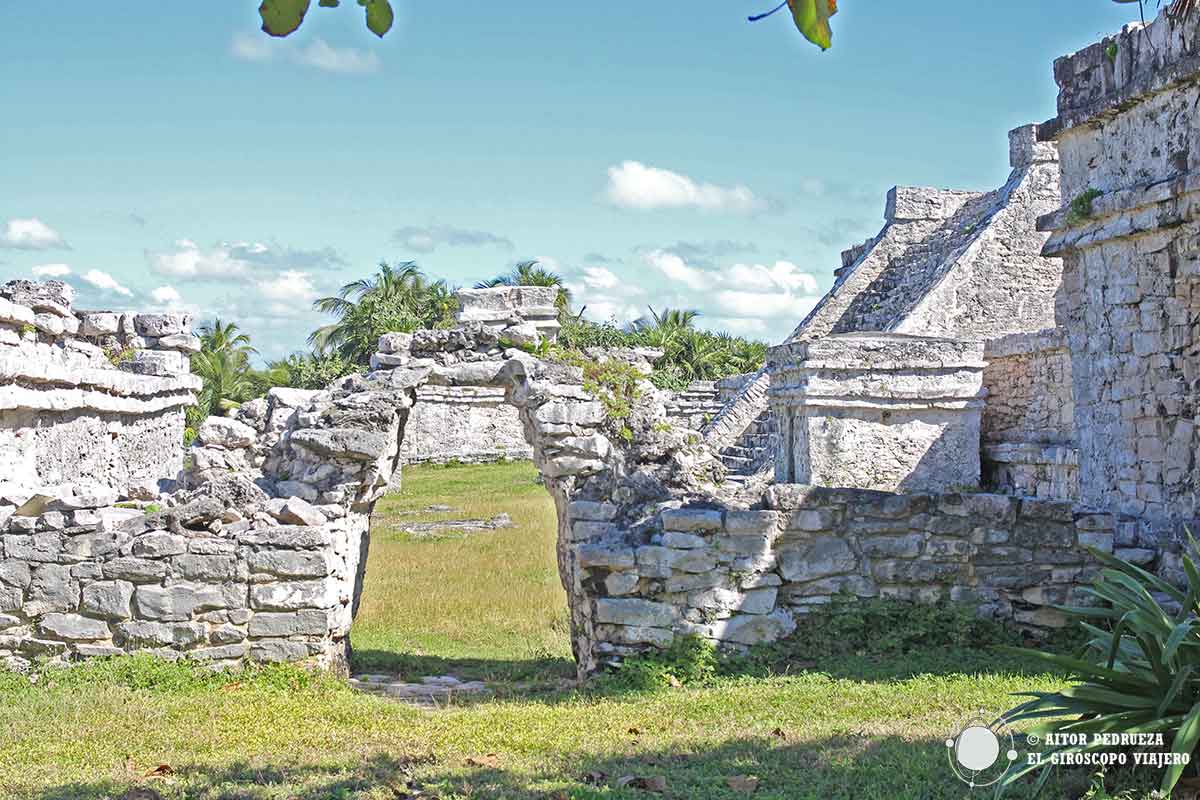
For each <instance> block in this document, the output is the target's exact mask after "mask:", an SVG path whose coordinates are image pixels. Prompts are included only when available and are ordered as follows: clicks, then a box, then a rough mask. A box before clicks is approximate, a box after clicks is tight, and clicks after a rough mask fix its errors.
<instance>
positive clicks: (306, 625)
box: [248, 609, 329, 637]
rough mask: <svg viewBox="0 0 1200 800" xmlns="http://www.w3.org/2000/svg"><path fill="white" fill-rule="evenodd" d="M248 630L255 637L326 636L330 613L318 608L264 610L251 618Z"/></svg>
mask: <svg viewBox="0 0 1200 800" xmlns="http://www.w3.org/2000/svg"><path fill="white" fill-rule="evenodd" d="M248 632H249V634H250V636H253V637H273V636H274V637H286V636H325V635H326V634H328V633H329V614H328V613H327V612H325V611H321V610H317V609H304V610H302V611H296V612H294V613H270V612H262V613H258V614H255V615H254V616H253V617H251V618H250V627H249V630H248Z"/></svg>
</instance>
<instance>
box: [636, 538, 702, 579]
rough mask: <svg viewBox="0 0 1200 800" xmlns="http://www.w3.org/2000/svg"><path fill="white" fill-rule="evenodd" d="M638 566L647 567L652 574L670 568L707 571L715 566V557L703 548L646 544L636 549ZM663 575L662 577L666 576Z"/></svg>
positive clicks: (667, 571)
mask: <svg viewBox="0 0 1200 800" xmlns="http://www.w3.org/2000/svg"><path fill="white" fill-rule="evenodd" d="M637 563H638V566H639V567H648V568H650V569H651V570H653V574H654V575H660V574H662V573H663V572H664V571H665V572H666V575H669V574H670V571H671V570H678V571H680V572H708V571H709V570H711V569H714V568H715V567H716V566H717V560H716V558H715V557H714V556H713V555H712V554H711V553H709V552H707V551H705V550H672V549H671V548H669V547H657V546H654V545H646V546H644V547H639V548H638V549H637ZM666 575H663V577H666Z"/></svg>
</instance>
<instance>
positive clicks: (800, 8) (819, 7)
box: [788, 0, 837, 50]
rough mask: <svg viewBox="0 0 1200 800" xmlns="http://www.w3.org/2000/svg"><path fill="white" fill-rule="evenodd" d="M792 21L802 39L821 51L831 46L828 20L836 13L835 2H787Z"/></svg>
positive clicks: (821, 0)
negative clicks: (802, 36) (802, 35)
mask: <svg viewBox="0 0 1200 800" xmlns="http://www.w3.org/2000/svg"><path fill="white" fill-rule="evenodd" d="M788 7H789V8H791V10H792V19H793V20H795V22H796V27H797V28H798V29H799V30H800V32H801V33H802V34H804V38H805V39H808V40H809V41H810V42H812V43H813V44H815V45H816V46H817V47H819V48H821V49H822V50H828V49H829V48H830V47H832V46H833V29H832V28H830V27H829V18H830V17H832V16H833V15H834V14H836V13H837V0H788Z"/></svg>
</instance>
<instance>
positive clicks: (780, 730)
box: [771, 728, 787, 741]
mask: <svg viewBox="0 0 1200 800" xmlns="http://www.w3.org/2000/svg"><path fill="white" fill-rule="evenodd" d="M771 735H772V736H774V737H775V738H776V739H783V740H784V741H787V734H786V733H785V732H784V730H783V728H776V729H775V730H773V731H771Z"/></svg>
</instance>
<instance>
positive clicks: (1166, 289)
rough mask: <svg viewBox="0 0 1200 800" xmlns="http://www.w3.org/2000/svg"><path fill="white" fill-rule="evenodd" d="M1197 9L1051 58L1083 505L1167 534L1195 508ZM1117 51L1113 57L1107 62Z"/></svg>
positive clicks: (1056, 240) (1056, 227)
mask: <svg viewBox="0 0 1200 800" xmlns="http://www.w3.org/2000/svg"><path fill="white" fill-rule="evenodd" d="M1198 33H1200V15H1197V14H1194V13H1193V14H1191V15H1190V16H1189V17H1187V18H1174V17H1172V16H1171V15H1170V14H1169V13H1168V12H1167V10H1166V9H1164V12H1163V13H1162V14H1160V15H1159V17H1158V19H1157V20H1155V21H1154V22H1153V23H1152V24H1151V25H1149V26H1147V27H1144V28H1143V27H1142V26H1140V25H1135V26H1128V27H1126V28H1125V29H1124V30H1123V31H1121V32H1120V33H1119V34H1117V35H1115V36H1110V37H1106V38H1105V39H1104V40H1103V41H1100V42H1097V43H1096V44H1093V45H1091V46H1089V47H1087V48H1085V49H1084V50H1082V51H1080V52H1078V53H1075V54H1074V55H1071V56H1067V57H1064V58H1061V59H1059V60H1058V61H1057V62H1055V65H1054V74H1055V79H1056V80H1057V81H1058V84H1059V87H1060V92H1059V98H1058V112H1059V113H1058V116H1057V117H1056V118H1055V119H1053V120H1051V121H1049V122H1047V123H1046V124H1045V125H1043V126H1042V127H1041V129H1040V132H1041V135H1042V136H1043V137H1044V138H1051V137H1052V138H1053V140H1054V142H1055V143H1056V145H1057V146H1058V149H1059V151H1060V153H1061V155H1062V181H1063V198H1064V201H1065V204H1064V206H1063V208H1061V209H1059V210H1057V211H1055V212H1054V213H1051V214H1048V215H1047V216H1046V217H1044V218H1043V219H1042V221H1041V223H1040V227H1041V229H1043V230H1044V231H1047V232H1050V233H1051V236H1050V239H1049V241H1048V243H1047V245H1046V248H1045V252H1046V253H1047V254H1048V255H1051V256H1057V257H1061V258H1062V259H1063V261H1064V264H1065V269H1064V275H1063V289H1062V291H1061V292H1060V294H1059V297H1058V299H1057V311H1056V314H1057V319H1058V325H1059V326H1060V327H1062V328H1064V329H1065V331H1066V335H1067V339H1068V345H1069V348H1070V352H1071V362H1072V363H1071V376H1072V382H1073V395H1074V427H1075V431H1076V436H1077V439H1078V446H1079V479H1080V492H1079V495H1080V500H1081V501H1082V502H1083V503H1085V504H1087V505H1089V506H1092V507H1095V508H1102V509H1108V510H1114V511H1119V512H1121V513H1125V514H1130V515H1134V516H1137V517H1140V518H1142V519H1143V520H1144V521H1145V524H1146V525H1147V526H1150V527H1154V526H1160V527H1162V528H1163V530H1164V531H1169V530H1173V529H1174V528H1175V527H1176V525H1175V523H1176V522H1178V521H1180V520H1190V519H1191V518H1192V517H1193V516H1195V515H1196V514H1197V511H1198V510H1200V509H1198V506H1197V502H1198V501H1197V493H1196V489H1197V479H1198V478H1200V462H1198V461H1197V459H1196V455H1195V454H1196V452H1197V449H1198V446H1200V432H1198V431H1200V429H1198V426H1197V422H1198V420H1197V410H1198V403H1197V387H1198V386H1200V380H1198V378H1200V375H1198V374H1197V364H1200V361H1198V359H1197V355H1198V354H1200V335H1198V333H1197V331H1198V330H1200V214H1198V211H1197V209H1198V208H1200V178H1198V177H1197V171H1196V165H1197V164H1198V163H1200V126H1198V125H1197V122H1196V115H1195V108H1196V104H1197V102H1198V101H1200V66H1198V62H1197V59H1198V57H1200V50H1198V47H1200V45H1198V41H1200V36H1197V34H1198ZM1113 53H1115V56H1113V57H1110V54H1113Z"/></svg>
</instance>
